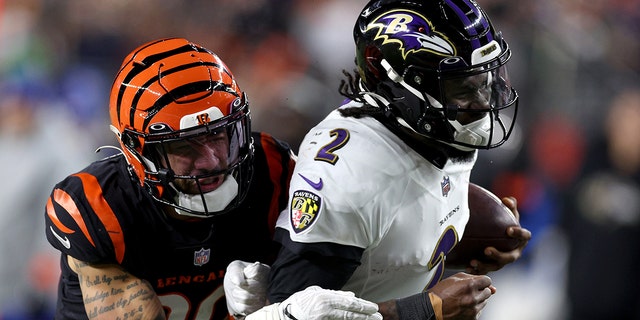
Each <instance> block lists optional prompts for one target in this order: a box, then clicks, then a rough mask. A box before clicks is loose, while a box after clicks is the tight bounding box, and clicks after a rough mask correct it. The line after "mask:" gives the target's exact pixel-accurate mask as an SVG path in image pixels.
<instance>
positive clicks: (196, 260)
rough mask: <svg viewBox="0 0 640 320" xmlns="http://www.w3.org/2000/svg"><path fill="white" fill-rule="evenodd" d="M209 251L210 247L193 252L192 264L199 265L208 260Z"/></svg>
mask: <svg viewBox="0 0 640 320" xmlns="http://www.w3.org/2000/svg"><path fill="white" fill-rule="evenodd" d="M210 253H211V249H206V250H205V249H204V248H202V249H200V250H198V251H196V252H194V253H193V264H194V265H196V266H201V265H204V264H206V263H207V262H209V256H210Z"/></svg>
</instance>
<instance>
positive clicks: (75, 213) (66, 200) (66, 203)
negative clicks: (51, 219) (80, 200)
mask: <svg viewBox="0 0 640 320" xmlns="http://www.w3.org/2000/svg"><path fill="white" fill-rule="evenodd" d="M53 200H54V201H55V202H56V203H58V204H59V205H60V206H62V207H63V208H64V209H65V210H67V212H69V215H71V218H73V220H74V221H75V222H76V223H77V224H78V226H79V227H80V230H81V231H82V233H83V234H84V236H85V237H87V239H88V240H89V242H90V243H91V245H93V246H94V247H95V246H96V244H95V243H94V242H93V238H91V235H90V234H89V230H87V225H86V224H85V223H84V219H82V216H81V215H80V210H78V207H77V206H76V203H75V202H74V201H73V199H71V196H70V195H69V194H68V193H66V192H64V191H63V190H61V189H55V190H53ZM47 209H48V208H47ZM52 209H53V208H52ZM47 211H48V210H47ZM56 226H58V225H57V224H56ZM60 230H62V229H60ZM63 231H64V230H63Z"/></svg>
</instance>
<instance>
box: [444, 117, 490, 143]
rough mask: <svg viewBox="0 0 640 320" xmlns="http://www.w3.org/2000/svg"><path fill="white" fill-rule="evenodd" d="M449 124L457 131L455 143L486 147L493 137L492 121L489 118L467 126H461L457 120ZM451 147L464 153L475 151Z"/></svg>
mask: <svg viewBox="0 0 640 320" xmlns="http://www.w3.org/2000/svg"><path fill="white" fill-rule="evenodd" d="M449 123H450V124H451V126H453V128H454V129H455V130H456V131H455V133H454V138H453V139H454V140H455V141H457V142H461V143H466V144H470V145H473V146H486V145H488V144H489V137H490V136H491V119H490V118H489V117H488V116H486V117H484V118H482V119H480V120H476V121H474V122H471V123H468V124H465V125H463V124H460V122H458V121H457V120H455V121H449ZM451 145H452V146H453V147H455V148H457V149H459V150H462V151H472V150H474V149H473V148H469V147H465V146H461V145H457V144H451Z"/></svg>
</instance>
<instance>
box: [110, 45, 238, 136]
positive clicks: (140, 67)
mask: <svg viewBox="0 0 640 320" xmlns="http://www.w3.org/2000/svg"><path fill="white" fill-rule="evenodd" d="M155 43H156V42H154V43H150V44H149V45H147V46H145V47H143V48H140V49H139V50H138V51H137V52H136V53H134V54H133V55H132V58H131V60H130V62H131V61H133V60H134V59H135V57H136V55H137V54H138V53H139V52H140V51H142V50H144V49H145V48H147V47H149V46H151V45H154V44H155ZM192 51H196V52H206V53H211V52H210V51H208V50H207V49H204V48H202V47H199V46H196V45H193V44H188V45H184V46H181V47H178V48H175V49H172V50H168V51H166V52H161V53H156V54H154V55H150V56H148V57H146V58H145V59H144V60H142V61H141V62H138V63H134V65H133V67H132V69H131V71H129V73H128V74H127V76H126V77H125V78H124V79H123V80H122V83H120V89H119V91H118V98H117V102H116V110H117V116H118V121H121V119H120V109H121V108H122V98H123V96H124V92H125V91H126V89H127V86H126V85H125V84H128V83H129V82H131V79H133V78H135V77H136V76H137V75H138V74H140V73H141V72H143V71H144V70H146V69H147V68H148V67H149V66H151V65H153V64H154V63H156V62H158V61H160V60H163V59H166V58H168V57H171V56H174V55H179V54H182V53H185V52H192ZM195 64H196V65H208V66H214V67H216V68H219V69H222V70H223V72H224V73H225V74H227V75H228V76H229V77H231V78H233V76H232V75H231V73H229V71H228V70H227V69H226V68H222V66H220V65H218V64H216V63H211V62H198V63H195ZM193 65H194V64H188V65H185V66H181V67H179V68H175V69H172V70H167V71H166V72H165V74H170V73H173V72H177V71H180V70H183V69H185V68H188V67H190V66H193ZM123 69H124V68H123ZM121 71H122V70H121ZM157 79H158V78H157V76H156V77H154V78H152V79H151V80H149V81H148V82H147V83H145V85H144V86H143V87H142V88H139V89H138V92H137V93H136V97H135V99H134V102H133V103H132V105H131V107H130V108H131V110H130V119H129V124H130V125H133V117H134V112H135V109H136V104H137V103H136V102H137V100H138V98H139V96H140V95H141V94H142V93H143V92H144V90H145V89H146V88H147V87H148V86H149V85H150V84H151V83H153V81H156V80H157Z"/></svg>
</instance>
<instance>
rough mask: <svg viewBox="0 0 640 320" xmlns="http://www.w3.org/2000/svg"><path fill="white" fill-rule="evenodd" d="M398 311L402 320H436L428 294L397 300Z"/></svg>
mask: <svg viewBox="0 0 640 320" xmlns="http://www.w3.org/2000/svg"><path fill="white" fill-rule="evenodd" d="M396 310H398V318H400V320H417V319H420V320H436V313H435V312H434V311H433V306H432V305H431V299H429V293H428V292H422V293H418V294H414V295H412V296H409V297H406V298H402V299H398V300H396Z"/></svg>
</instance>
